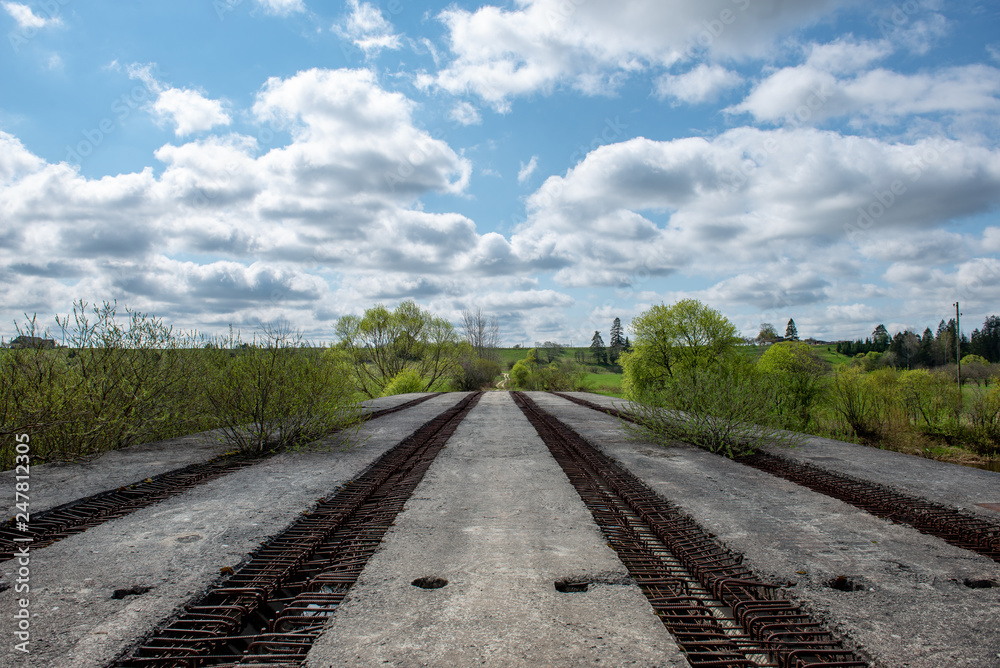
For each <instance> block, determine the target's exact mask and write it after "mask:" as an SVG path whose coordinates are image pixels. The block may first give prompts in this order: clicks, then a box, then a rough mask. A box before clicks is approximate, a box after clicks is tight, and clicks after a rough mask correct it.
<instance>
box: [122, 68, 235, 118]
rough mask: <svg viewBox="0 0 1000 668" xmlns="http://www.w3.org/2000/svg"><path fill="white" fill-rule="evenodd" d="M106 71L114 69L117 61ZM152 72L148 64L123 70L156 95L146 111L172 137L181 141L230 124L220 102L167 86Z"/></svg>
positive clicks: (197, 93)
mask: <svg viewBox="0 0 1000 668" xmlns="http://www.w3.org/2000/svg"><path fill="white" fill-rule="evenodd" d="M108 67H109V68H116V67H117V61H114V62H112V63H111V65H109V66H108ZM154 68H155V65H154V64H152V63H148V64H145V65H139V64H138V63H133V64H132V65H129V66H128V68H127V69H128V75H129V78H131V79H136V80H139V81H141V82H143V83H144V84H145V85H146V87H147V88H148V89H149V91H150V92H151V93H153V94H155V95H156V98H155V99H154V100H152V101H151V102H150V103H149V105H148V109H149V111H150V113H152V114H153V117H154V118H155V119H156V120H157V122H159V123H163V124H170V125H173V126H174V134H175V135H176V136H178V137H185V136H187V135H190V134H194V133H196V132H205V131H207V130H211V129H212V128H214V127H216V126H219V125H229V124H230V123H231V122H232V118H231V117H230V116H229V113H228V112H227V111H226V109H225V106H224V105H223V103H222V102H221V101H219V100H212V99H209V98H207V97H205V96H204V94H202V93H201V92H199V91H196V90H191V89H187V88H173V87H171V86H167V85H165V84H164V83H162V82H161V81H159V80H158V79H157V78H156V75H155V74H154V73H153V70H154Z"/></svg>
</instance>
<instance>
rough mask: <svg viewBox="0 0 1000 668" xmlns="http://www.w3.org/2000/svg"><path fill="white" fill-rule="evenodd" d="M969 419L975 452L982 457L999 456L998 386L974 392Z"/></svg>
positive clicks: (999, 401) (999, 419) (999, 390)
mask: <svg viewBox="0 0 1000 668" xmlns="http://www.w3.org/2000/svg"><path fill="white" fill-rule="evenodd" d="M969 417H970V419H971V422H972V434H973V437H974V439H975V444H976V450H977V451H978V452H979V453H980V454H982V455H998V454H1000V385H997V384H996V383H994V384H993V386H992V387H990V388H989V389H985V388H977V389H976V390H975V393H974V395H973V399H972V405H971V406H970V407H969Z"/></svg>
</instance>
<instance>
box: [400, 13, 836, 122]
mask: <svg viewBox="0 0 1000 668" xmlns="http://www.w3.org/2000/svg"><path fill="white" fill-rule="evenodd" d="M846 2H847V0H844V1H843V2H841V1H840V0H809V1H804V2H796V3H793V4H791V5H790V4H788V3H785V2H783V0H762V1H755V2H752V3H751V2H747V1H743V0H740V1H738V2H733V1H732V0H707V1H701V2H696V1H695V0H667V1H664V0H627V1H625V2H620V3H614V4H611V3H603V2H588V3H567V2H564V1H563V0H523V1H522V2H519V3H518V5H519V8H518V9H516V10H511V11H508V10H504V9H502V8H499V7H495V6H491V5H487V6H483V7H480V8H479V9H477V10H476V11H475V12H470V11H466V10H464V9H458V8H450V9H447V10H445V11H443V12H442V13H441V14H440V15H439V19H440V20H441V21H442V22H443V23H444V24H445V26H446V27H447V29H448V31H449V47H450V49H451V52H452V54H453V55H454V59H453V61H452V62H451V63H450V64H449V65H447V66H446V67H445V68H444V69H442V70H440V71H439V72H437V73H436V74H434V75H423V76H421V77H418V80H417V81H418V84H420V85H423V86H432V85H434V86H438V87H440V88H443V89H445V90H447V91H449V92H452V93H456V94H460V93H464V92H467V91H471V92H473V93H475V94H477V95H479V96H480V97H482V98H483V99H484V100H486V101H487V102H489V103H490V104H492V105H493V106H494V107H495V108H497V109H498V110H501V111H505V110H507V109H508V108H509V104H510V98H511V97H513V96H517V95H524V94H528V93H532V92H535V91H549V90H552V89H553V88H554V87H555V86H557V85H560V84H568V85H570V86H572V87H573V88H575V89H577V90H579V91H581V92H583V93H585V94H589V95H594V94H604V93H608V92H611V91H613V90H615V89H616V88H617V86H618V85H619V84H620V83H621V81H622V80H623V79H624V77H626V76H628V75H629V74H630V73H633V72H638V71H642V70H645V69H647V68H649V67H669V66H672V65H674V64H675V63H677V62H679V61H683V60H687V59H690V58H692V57H694V56H695V55H696V54H699V53H703V52H704V53H707V54H709V55H710V56H712V57H719V58H746V57H761V56H766V55H767V54H768V53H769V52H770V50H771V49H772V47H773V45H774V43H775V41H776V40H777V39H778V38H779V37H780V36H782V35H783V34H785V33H786V32H788V31H789V30H792V29H795V28H798V27H801V26H802V25H803V24H807V23H810V22H812V21H815V20H817V19H819V18H820V17H822V16H824V15H827V14H830V13H831V12H834V11H835V10H836V9H837V8H838V6H839V5H841V4H846Z"/></svg>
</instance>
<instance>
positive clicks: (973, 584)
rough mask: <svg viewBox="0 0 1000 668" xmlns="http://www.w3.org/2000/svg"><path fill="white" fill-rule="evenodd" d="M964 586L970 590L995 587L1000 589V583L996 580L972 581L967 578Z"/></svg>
mask: <svg viewBox="0 0 1000 668" xmlns="http://www.w3.org/2000/svg"><path fill="white" fill-rule="evenodd" d="M962 584H964V585H965V586H966V587H968V588H969V589H992V588H993V587H1000V582H997V581H996V580H970V579H969V578H966V579H965V582H963V583H962Z"/></svg>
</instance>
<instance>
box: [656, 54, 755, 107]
mask: <svg viewBox="0 0 1000 668" xmlns="http://www.w3.org/2000/svg"><path fill="white" fill-rule="evenodd" d="M742 82H743V77H741V76H740V75H739V74H737V73H736V72H733V71H732V70H727V69H726V68H724V67H722V66H721V65H707V64H705V63H702V64H701V65H698V66H697V67H695V68H694V69H692V70H689V71H687V72H685V73H684V74H665V75H663V76H662V77H660V78H659V79H658V80H657V82H656V94H657V95H658V96H659V98H660V99H663V98H666V97H672V98H674V99H675V100H677V101H679V102H685V103H687V104H699V103H701V102H710V101H714V100H716V99H717V98H718V97H719V94H720V93H722V92H723V91H725V90H728V89H730V88H735V87H736V86H738V85H740V84H741V83H742Z"/></svg>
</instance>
